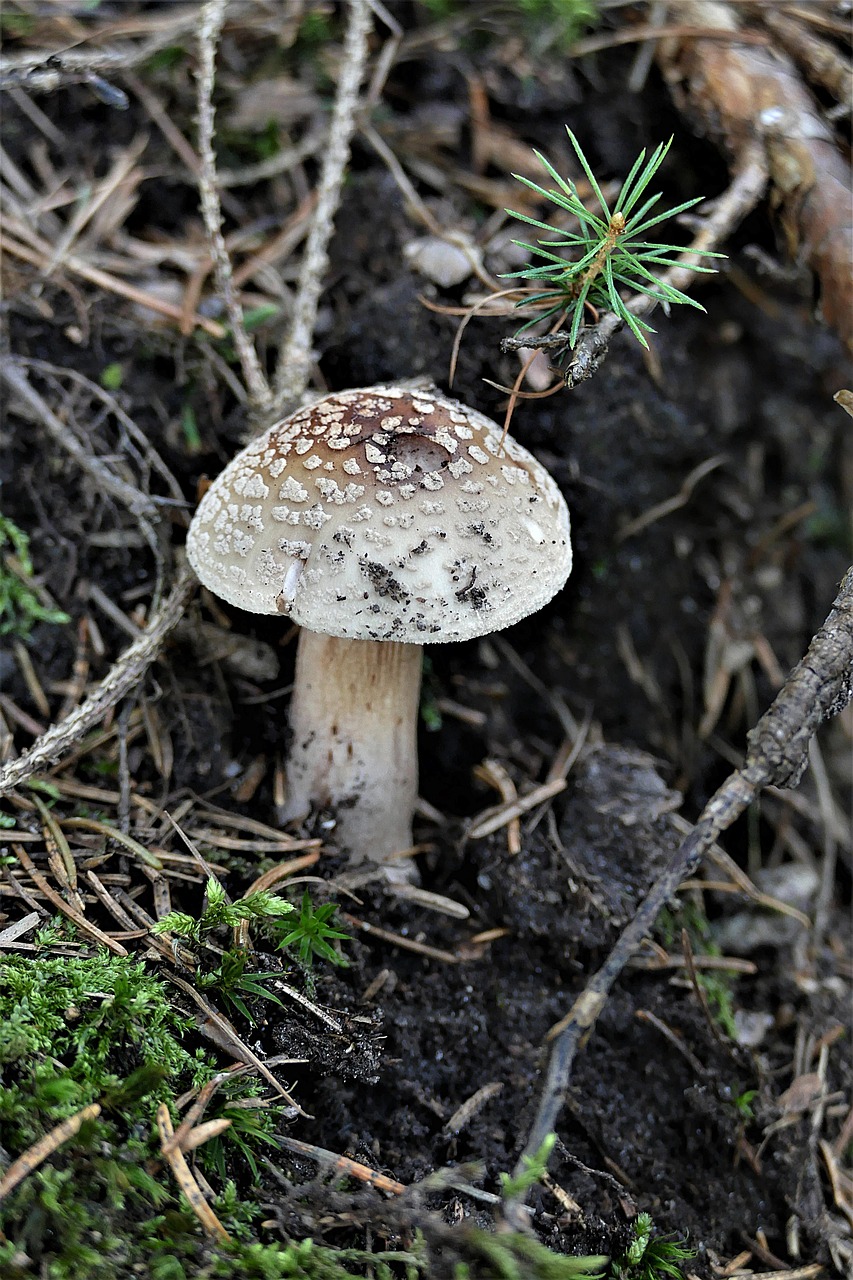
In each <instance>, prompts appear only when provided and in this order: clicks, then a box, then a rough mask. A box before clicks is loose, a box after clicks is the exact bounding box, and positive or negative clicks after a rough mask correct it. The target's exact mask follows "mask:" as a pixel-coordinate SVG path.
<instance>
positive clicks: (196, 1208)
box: [157, 1102, 231, 1240]
mask: <svg viewBox="0 0 853 1280" xmlns="http://www.w3.org/2000/svg"><path fill="white" fill-rule="evenodd" d="M157 1129H158V1131H159V1134H160V1148H161V1150H162V1152H163V1155H164V1157H165V1159H166V1161H167V1162H168V1164H169V1165H170V1167H171V1170H172V1173H173V1174H174V1175H175V1181H176V1182H177V1184H178V1186H179V1187H180V1189H181V1191H182V1192H183V1193H184V1195H185V1196H186V1198H187V1201H188V1203H189V1206H190V1208H191V1209H192V1211H193V1213H194V1214H195V1216H196V1217H197V1218H198V1220H199V1222H200V1223H201V1225H202V1227H203V1228H204V1230H205V1231H206V1232H207V1234H208V1235H209V1236H214V1237H216V1239H218V1240H230V1239H231V1237H230V1236H229V1234H228V1232H227V1231H226V1230H225V1228H224V1227H223V1225H222V1223H221V1222H220V1221H219V1219H218V1218H217V1216H216V1214H215V1213H214V1212H213V1210H212V1209H211V1207H210V1205H209V1204H208V1203H207V1201H206V1200H205V1198H204V1196H203V1195H202V1193H201V1188H200V1187H199V1185H198V1183H197V1182H196V1180H195V1178H194V1177H193V1175H192V1172H191V1170H190V1167H189V1165H188V1164H187V1162H186V1159H185V1157H184V1153H183V1152H182V1151H181V1149H180V1148H179V1147H175V1146H173V1145H172V1139H173V1138H174V1136H175V1131H174V1129H173V1128H172V1118H171V1116H170V1115H169V1108H168V1107H167V1106H166V1104H165V1102H161V1103H160V1105H159V1107H158V1108H157Z"/></svg>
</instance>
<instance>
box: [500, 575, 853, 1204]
mask: <svg viewBox="0 0 853 1280" xmlns="http://www.w3.org/2000/svg"><path fill="white" fill-rule="evenodd" d="M852 697H853V568H851V569H849V570H848V571H847V573H846V575H845V577H844V580H843V582H842V583H841V588H840V590H839V593H838V595H837V596H836V598H835V601H834V603H833V606H832V609H831V610H830V613H829V615H828V617H827V619H826V621H825V622H824V624H823V626H822V627H821V628H820V630H819V631H818V632H817V634H816V635H815V637H814V639H813V640H812V642H811V644H810V645H809V648H808V652H807V653H806V655H805V657H804V658H803V659H802V660H801V661H800V662H799V663H798V664H797V666H796V667H795V668H794V670H793V671H792V672H791V674H790V676H789V677H788V680H787V681H786V683H785V686H784V688H783V689H782V690H781V691H780V692H779V694H778V695H777V697H776V699H775V701H774V702H773V703H772V704H771V706H770V707H769V708H768V710H767V711H765V713H764V715H763V716H762V717H761V719H760V720H759V721H758V723H757V725H756V726H755V728H754V729H753V730H752V731H751V732H750V733H749V735H748V737H747V744H748V749H747V755H746V760H745V762H744V764H743V766H742V767H741V768H740V769H738V770H736V772H735V773H733V774H731V775H730V777H729V778H727V780H726V781H725V782H724V783H723V785H722V786H721V787H720V789H719V790H718V791H717V792H716V794H715V795H714V796H712V797H711V799H710V800H709V802H708V804H707V805H706V806H705V808H704V809H703V811H702V815H701V817H700V818H699V821H698V822H697V824H696V826H695V827H694V828H693V830H692V831H691V833H690V835H689V836H688V837H687V839H686V840H684V841H683V842H682V844H681V845H680V847H679V849H678V851H677V852H676V854H675V856H674V858H673V859H672V861H671V862H670V864H669V866H668V867H667V868H666V870H665V871H664V873H663V874H662V875H661V876H660V877H659V878H658V879H657V880H656V881H655V882H654V884H653V885H652V887H651V889H650V890H649V892H648V894H647V896H646V898H645V899H644V900H643V902H642V903H641V904H640V906H639V908H638V909H637V912H636V915H635V916H634V918H633V920H631V922H630V923H629V924H628V925H627V927H626V928H625V929H624V930H623V932H622V934H621V935H620V937H619V939H618V940H617V942H616V945H615V946H614V948H613V950H612V951H611V952H610V954H609V956H608V957H607V959H606V960H605V962H604V964H603V965H602V966H601V968H600V969H599V970H598V972H597V973H595V974H594V975H593V977H592V978H591V979H590V981H589V982H588V983H587V985H586V987H585V988H584V990H583V991H582V992H581V994H580V995H579V996H578V998H577V999H576V1000H575V1003H574V1004H573V1006H572V1008H571V1009H570V1011H569V1013H568V1014H567V1015H566V1016H565V1017H564V1018H563V1019H561V1021H560V1022H558V1023H557V1024H556V1026H555V1027H553V1028H552V1029H551V1032H550V1033H549V1038H555V1037H556V1043H555V1044H554V1048H553V1051H552V1054H551V1060H550V1062H549V1064H548V1071H547V1075H546V1080H545V1086H544V1089H543V1092H542V1097H541V1099H540V1103H539V1109H538V1112H537V1115H536V1119H535V1121H534V1124H533V1128H532V1130H531V1133H530V1137H529V1138H528V1141H527V1146H526V1148H525V1151H524V1154H523V1155H522V1157H521V1159H520V1160H519V1162H518V1165H517V1166H516V1174H517V1175H518V1174H520V1173H522V1172H523V1171H524V1169H525V1167H526V1166H525V1162H524V1156H525V1155H526V1156H533V1155H534V1153H535V1152H536V1151H538V1150H539V1148H540V1147H541V1145H542V1143H543V1141H544V1140H545V1138H546V1136H547V1135H548V1134H549V1133H551V1132H552V1131H553V1130H554V1128H555V1126H556V1123H557V1119H558V1117H559V1115H560V1111H561V1109H562V1106H563V1103H564V1101H565V1098H566V1092H567V1090H568V1087H569V1082H570V1080H571V1074H572V1066H573V1064H574V1060H575V1057H576V1056H577V1053H578V1051H579V1050H580V1049H582V1048H583V1047H584V1045H585V1044H586V1042H587V1040H588V1039H589V1037H590V1035H591V1034H592V1030H593V1027H594V1026H595V1023H596V1021H597V1019H598V1017H599V1014H600V1013H601V1011H602V1009H603V1008H604V1006H605V1004H606V1002H607V997H608V995H609V993H610V990H611V988H612V987H613V985H614V983H615V982H616V980H617V978H618V977H619V975H620V974H621V973H622V970H623V969H624V968H625V965H626V964H627V963H628V961H629V960H630V959H631V958H632V956H633V955H634V954H635V953H636V951H637V950H638V948H639V947H640V945H641V943H642V941H643V938H644V937H645V936H646V935H647V934H648V933H649V932H650V931H651V929H652V928H653V926H654V922H655V920H656V919H657V916H658V913H659V911H660V910H661V908H662V907H663V906H665V905H666V903H667V902H668V901H669V899H670V898H671V897H672V896H673V895H674V894H675V893H676V891H677V890H678V888H679V886H680V885H681V883H682V881H684V880H686V879H687V878H688V876H690V875H692V874H693V873H694V872H695V871H696V869H697V867H698V866H699V863H700V862H701V860H702V858H703V857H705V855H706V854H707V852H708V851H709V849H710V848H711V846H712V845H713V844H714V842H715V841H716V839H717V837H718V836H719V834H720V833H721V832H722V831H724V830H725V829H726V828H727V827H729V826H730V825H731V824H732V822H734V820H735V818H737V817H738V816H739V814H741V813H742V812H743V810H744V809H745V808H746V807H747V806H748V805H749V804H750V803H751V802H752V800H754V799H755V797H756V795H757V794H758V792H759V791H760V790H761V789H762V788H763V787H765V786H767V785H768V784H770V783H773V784H775V785H777V786H788V787H792V786H796V785H797V783H798V782H799V780H800V777H801V776H802V772H803V770H804V769H805V766H806V763H807V761H808V747H809V742H810V740H811V738H812V736H813V735H814V734H815V732H816V731H817V729H818V727H819V726H820V724H821V723H822V722H823V721H824V720H825V719H828V718H829V717H830V716H833V715H837V714H838V713H839V712H840V711H841V710H843V708H844V707H845V706H846V705H847V703H848V702H849V701H850V700H851V698H852ZM508 1207H509V1206H508ZM516 1216H517V1215H516Z"/></svg>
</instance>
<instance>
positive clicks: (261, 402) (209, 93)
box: [197, 0, 272, 415]
mask: <svg viewBox="0 0 853 1280" xmlns="http://www.w3.org/2000/svg"><path fill="white" fill-rule="evenodd" d="M227 2H228V0H208V3H207V4H206V5H205V6H204V9H203V10H202V17H201V25H200V27H199V34H198V43H199V69H198V76H197V103H198V147H199V157H200V169H199V173H198V186H199V194H200V196H201V212H202V217H203V218H204V226H205V230H206V231H207V238H208V242H209V244H210V251H211V255H212V257H213V267H214V271H215V273H216V283H217V285H218V287H219V292H220V293H221V294H222V299H223V301H224V303H225V310H226V312H227V314H228V322H229V324H230V326H231V336H232V338H233V340H234V347H235V349H236V351H237V355H238V357H239V360H240V368H241V369H242V371H243V380H244V381H245V383H246V390H247V391H248V393H249V402H250V405H251V408H252V410H253V412H254V413H256V414H258V415H261V414H264V413H266V412H268V410H269V409H270V407H271V402H272V393H271V391H270V387H269V383H268V382H267V380H266V378H265V377H264V373H263V370H262V369H261V363H260V360H259V359H258V353H257V351H256V350H255V348H254V345H253V344H252V341H251V339H250V338H249V335H248V333H247V332H246V326H245V324H244V323H243V312H242V309H241V307H240V304H239V302H238V300H237V295H236V293H235V291H234V279H233V271H232V267H231V258H230V257H229V255H228V250H227V249H226V247H225V238H224V236H223V234H222V208H221V206H220V203H219V194H218V191H217V176H216V156H215V154H214V150H213V133H214V111H213V85H214V81H215V79H216V46H217V44H218V43H219V36H220V33H221V31H222V24H223V22H224V20H225V6H226V4H227Z"/></svg>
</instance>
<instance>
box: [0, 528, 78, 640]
mask: <svg viewBox="0 0 853 1280" xmlns="http://www.w3.org/2000/svg"><path fill="white" fill-rule="evenodd" d="M7 543H8V544H9V545H10V546H11V550H12V556H11V557H8V558H7V557H5V556H4V563H3V564H2V565H0V636H8V635H16V636H26V635H28V634H29V632H30V631H31V629H32V627H33V625H34V624H35V623H36V622H53V623H56V624H62V623H65V622H70V621H71V619H70V618H69V616H68V614H67V613H63V612H62V610H61V609H48V608H46V607H45V606H44V605H43V604H42V603H41V601H40V600H39V598H38V596H37V595H36V593H35V592H34V591H33V589H32V587H31V586H30V585H29V583H28V581H27V579H28V578H32V576H33V562H32V559H31V558H30V540H29V538H28V537H27V535H26V534H25V533H24V531H23V529H19V528H18V526H17V525H16V524H14V523H13V522H12V521H11V520H9V519H7V518H6V516H3V515H0V548H2V547H5V546H6V544H7ZM10 561H11V563H10Z"/></svg>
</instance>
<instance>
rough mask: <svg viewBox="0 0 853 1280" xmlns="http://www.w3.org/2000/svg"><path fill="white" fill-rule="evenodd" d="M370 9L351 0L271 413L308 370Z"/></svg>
mask: <svg viewBox="0 0 853 1280" xmlns="http://www.w3.org/2000/svg"><path fill="white" fill-rule="evenodd" d="M370 26H371V10H370V5H369V3H368V0H350V4H349V14H348V20H347V29H346V35H345V38H344V49H343V61H342V63H341V70H340V75H339V78H338V92H337V95H336V97H335V106H334V110H333V112H332V120H331V124H330V126H329V141H328V146H327V149H326V153H325V156H324V159H323V168H322V171H321V173H320V181H319V183H318V184H317V208H316V210H315V212H314V219H313V222H312V224H311V231H310V232H309V235H308V241H307V243H306V245H305V252H304V254H303V257H302V265H301V268H300V272H299V282H298V285H297V291H296V298H295V300H294V307H293V319H292V321H291V324H290V327H289V329H288V332H287V336H286V338H285V340H284V343H283V345H282V348H281V351H280V352H279V359H278V368H277V370H276V379H275V396H274V405H273V413H274V416H275V417H284V416H285V414H287V413H290V412H291V411H292V410H293V409H295V408H297V407H298V405H299V402H300V400H301V399H302V396H303V394H304V393H305V389H306V387H307V386H308V379H309V377H310V373H311V364H312V360H313V356H312V350H311V348H312V342H313V338H314V326H315V324H316V322H317V310H318V307H319V304H320V294H321V292H322V287H323V276H324V275H325V271H326V266H327V263H328V260H329V258H328V246H329V241H330V239H331V235H332V225H333V220H334V217H335V213H336V212H337V208H338V205H339V203H340V197H341V187H342V185H343V179H344V173H345V170H346V166H347V163H348V161H349V155H350V143H351V141H352V135H353V132H354V130H355V125H356V113H357V110H358V101H359V89H360V87H361V82H362V80H363V78H364V70H365V66H366V63H367V52H368V50H367V40H368V36H369V34H370Z"/></svg>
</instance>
